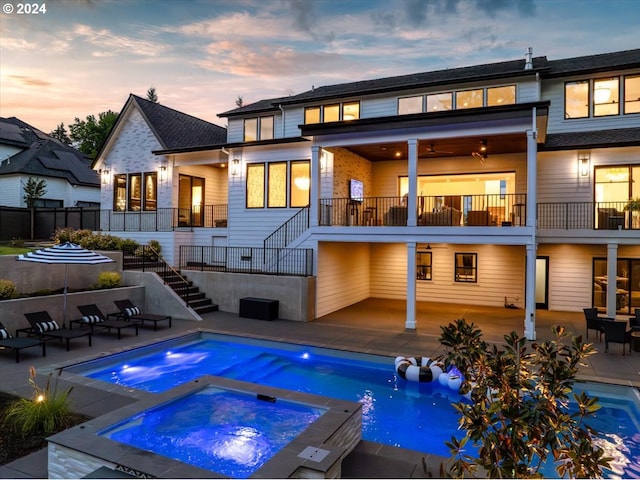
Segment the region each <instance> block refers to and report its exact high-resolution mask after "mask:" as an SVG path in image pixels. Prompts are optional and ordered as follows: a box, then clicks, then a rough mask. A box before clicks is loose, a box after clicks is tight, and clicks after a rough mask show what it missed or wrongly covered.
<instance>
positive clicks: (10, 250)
mask: <svg viewBox="0 0 640 480" xmlns="http://www.w3.org/2000/svg"><path fill="white" fill-rule="evenodd" d="M30 251H31V249H30V248H25V247H10V246H8V245H0V255H20V254H21V253H27V252H30Z"/></svg>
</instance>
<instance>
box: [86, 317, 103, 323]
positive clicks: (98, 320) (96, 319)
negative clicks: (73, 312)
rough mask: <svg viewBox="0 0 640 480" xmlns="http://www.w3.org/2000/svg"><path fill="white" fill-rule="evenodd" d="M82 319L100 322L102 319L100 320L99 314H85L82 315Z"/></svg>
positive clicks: (88, 321) (89, 321)
mask: <svg viewBox="0 0 640 480" xmlns="http://www.w3.org/2000/svg"><path fill="white" fill-rule="evenodd" d="M82 321H83V322H84V323H101V322H103V321H104V320H102V318H100V316H99V315H85V316H84V317H82Z"/></svg>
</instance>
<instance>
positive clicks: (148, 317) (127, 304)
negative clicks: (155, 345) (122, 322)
mask: <svg viewBox="0 0 640 480" xmlns="http://www.w3.org/2000/svg"><path fill="white" fill-rule="evenodd" d="M114 303H115V304H116V306H117V307H118V309H119V310H120V313H119V316H120V317H122V318H125V319H126V320H139V321H140V322H141V323H142V324H143V325H144V323H145V322H152V323H153V329H154V330H158V322H164V321H167V320H168V321H169V328H171V315H156V314H153V313H142V311H141V310H140V309H139V308H138V307H136V306H135V304H134V303H133V302H132V301H131V300H129V299H128V298H126V299H124V300H115V301H114Z"/></svg>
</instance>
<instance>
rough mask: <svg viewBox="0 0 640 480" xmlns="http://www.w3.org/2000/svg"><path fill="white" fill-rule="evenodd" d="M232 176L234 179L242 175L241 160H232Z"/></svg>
mask: <svg viewBox="0 0 640 480" xmlns="http://www.w3.org/2000/svg"><path fill="white" fill-rule="evenodd" d="M231 175H233V176H234V177H236V176H238V175H240V159H239V158H234V159H233V160H231Z"/></svg>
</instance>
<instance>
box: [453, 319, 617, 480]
mask: <svg viewBox="0 0 640 480" xmlns="http://www.w3.org/2000/svg"><path fill="white" fill-rule="evenodd" d="M441 329H442V334H441V336H440V343H441V344H442V346H443V347H444V348H445V350H446V351H445V354H443V355H442V357H441V359H442V360H443V361H445V363H446V364H448V365H455V366H456V367H457V368H458V370H460V372H462V374H463V377H464V379H465V380H464V382H463V385H462V389H461V392H463V393H464V392H466V393H470V397H471V402H466V401H461V402H458V403H456V404H454V407H455V408H456V410H457V411H458V412H459V413H460V415H461V418H460V422H459V424H460V427H461V430H462V431H464V432H465V434H464V437H463V438H462V439H460V440H458V439H457V438H455V437H452V439H451V442H447V446H448V447H449V449H450V451H451V454H452V457H451V459H450V460H449V462H448V466H449V473H451V474H453V475H454V476H457V477H463V476H468V475H469V476H470V475H472V474H473V473H475V472H477V471H478V467H480V468H481V469H482V470H483V471H481V472H479V473H480V474H481V475H483V476H487V477H490V478H496V477H501V478H525V477H527V478H528V477H535V476H542V475H543V473H544V472H543V471H542V467H543V466H544V463H545V461H548V462H555V463H554V466H555V469H556V472H557V474H558V475H559V477H570V478H595V477H601V476H602V468H603V467H608V466H609V461H610V460H611V458H608V457H605V456H604V451H603V449H602V448H600V447H598V446H597V445H595V444H594V443H593V442H592V436H595V435H596V432H594V431H593V430H592V429H591V428H590V427H589V426H588V424H587V423H585V421H586V420H587V419H588V417H589V415H591V414H593V413H594V412H595V411H596V410H598V409H599V408H600V406H599V405H598V399H597V398H590V397H589V396H588V395H587V394H586V393H580V394H573V400H574V402H575V406H574V407H572V408H571V409H570V408H569V397H570V394H571V392H572V390H573V384H574V382H575V376H576V374H577V372H578V367H579V366H580V365H581V363H582V361H583V360H584V359H585V358H586V357H588V356H589V355H592V354H593V353H594V352H595V350H594V348H593V345H592V344H585V343H582V337H581V336H579V337H574V338H572V339H571V342H570V343H569V342H567V339H568V336H569V335H568V334H567V333H566V332H565V329H564V327H561V326H555V327H553V334H554V340H549V341H545V342H543V343H533V344H532V346H531V348H532V351H531V352H529V351H528V349H527V340H526V339H525V338H519V337H518V335H517V334H516V333H515V332H511V334H509V335H505V337H504V338H505V342H506V345H504V346H503V349H500V348H498V347H497V346H496V345H493V346H489V344H488V343H487V342H485V341H484V340H482V333H481V332H480V330H478V329H476V328H475V326H474V325H473V324H468V323H466V321H465V320H464V319H462V320H458V321H457V322H456V323H455V324H449V325H448V326H447V327H441ZM467 443H469V444H472V445H473V446H474V447H476V448H477V456H475V457H474V456H473V455H471V454H468V453H465V446H466V444H467ZM441 473H444V472H441ZM554 476H555V475H554Z"/></svg>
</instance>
